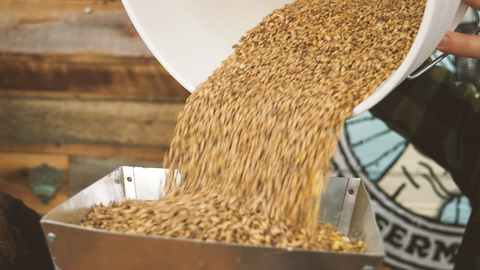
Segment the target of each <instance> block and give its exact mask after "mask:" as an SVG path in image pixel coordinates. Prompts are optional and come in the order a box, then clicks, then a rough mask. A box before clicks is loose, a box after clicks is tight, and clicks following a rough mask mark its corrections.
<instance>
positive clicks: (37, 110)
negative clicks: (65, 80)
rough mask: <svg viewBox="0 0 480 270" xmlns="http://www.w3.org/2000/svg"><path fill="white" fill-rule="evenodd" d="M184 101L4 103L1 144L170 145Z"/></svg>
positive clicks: (0, 107)
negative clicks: (11, 142) (10, 142)
mask: <svg viewBox="0 0 480 270" xmlns="http://www.w3.org/2000/svg"><path fill="white" fill-rule="evenodd" d="M183 106H184V104H183V103H157V102H125V101H103V100H102V101H82V100H56V99H31V98H2V99H0V141H16V142H26V143H60V144H97V145H110V146H115V145H118V146H136V147H156V148H163V149H166V148H168V147H169V145H170V141H171V139H172V137H173V131H174V128H175V125H176V122H177V116H178V113H179V112H180V110H182V108H183Z"/></svg>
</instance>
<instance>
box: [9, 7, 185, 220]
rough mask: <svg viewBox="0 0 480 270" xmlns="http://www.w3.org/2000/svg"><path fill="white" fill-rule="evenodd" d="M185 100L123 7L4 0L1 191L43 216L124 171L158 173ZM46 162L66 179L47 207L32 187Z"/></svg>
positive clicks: (183, 94)
mask: <svg viewBox="0 0 480 270" xmlns="http://www.w3.org/2000/svg"><path fill="white" fill-rule="evenodd" d="M87 8H89V9H90V12H89V13H86V12H85V10H86V9H87ZM188 95H189V93H188V91H186V90H185V89H184V88H183V87H182V86H181V85H180V84H178V83H177V82H176V81H175V80H174V79H173V78H172V77H171V76H170V75H169V74H168V73H167V72H166V70H165V69H164V68H163V67H162V66H161V65H160V64H159V63H158V62H157V60H156V59H155V58H154V57H153V56H152V55H151V53H150V51H149V50H148V49H147V48H146V46H145V45H144V43H143V41H142V40H141V39H140V38H139V36H138V34H137V32H136V31H135V29H134V27H133V26H132V24H131V22H130V19H129V18H128V16H127V14H126V12H125V10H124V8H123V5H122V3H121V1H119V0H101V1H100V0H98V1H97V0H77V1H75V0H69V1H66V0H41V1H39V0H37V1H35V0H31V1H30V0H29V1H25V0H4V1H2V5H1V6H0V190H3V191H5V192H7V193H10V194H12V195H13V196H15V197H18V198H21V199H22V200H23V201H24V202H25V203H26V204H27V205H28V206H29V207H31V208H33V209H35V210H36V211H38V212H39V213H40V214H45V213H46V212H48V211H49V210H51V209H52V208H53V207H55V206H56V205H58V204H60V203H61V202H63V201H65V200H66V199H67V198H68V197H69V196H71V195H73V194H75V193H77V192H78V191H80V190H82V189H83V188H85V187H87V186H88V185H90V184H91V183H93V182H95V181H96V180H98V179H100V178H101V177H102V176H104V175H106V174H107V173H109V172H110V171H112V170H113V169H115V168H117V167H119V166H121V165H134V166H148V167H161V166H162V163H161V162H162V160H163V155H164V153H165V151H166V150H168V146H169V142H170V139H171V137H172V134H173V128H174V126H175V123H176V119H177V114H178V112H179V111H180V110H181V109H182V107H183V105H184V102H185V100H186V98H187V97H188ZM43 163H47V164H49V165H50V166H53V167H55V168H58V169H60V170H62V172H63V176H64V177H63V181H64V182H63V185H62V187H61V188H60V190H59V191H58V192H57V194H56V196H55V197H54V198H53V199H52V200H51V201H50V202H49V203H48V204H43V203H41V202H40V200H39V199H38V198H36V197H35V195H34V193H33V190H32V189H31V187H30V186H29V184H28V169H30V168H33V167H36V166H38V165H41V164H43Z"/></svg>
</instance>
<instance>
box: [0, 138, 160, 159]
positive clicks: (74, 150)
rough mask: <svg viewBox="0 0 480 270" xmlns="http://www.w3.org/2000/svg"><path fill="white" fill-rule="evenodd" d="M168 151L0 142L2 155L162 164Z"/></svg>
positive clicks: (152, 148)
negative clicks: (146, 161)
mask: <svg viewBox="0 0 480 270" xmlns="http://www.w3.org/2000/svg"><path fill="white" fill-rule="evenodd" d="M166 151H167V149H166V148H158V147H150V146H147V147H128V146H109V145H91V144H61V143H24V142H14V141H0V153H1V152H3V153H26V154H27V153H30V154H52V155H62V156H80V157H82V156H89V157H123V158H129V159H141V160H148V161H151V162H162V161H163V157H164V156H165V153H166Z"/></svg>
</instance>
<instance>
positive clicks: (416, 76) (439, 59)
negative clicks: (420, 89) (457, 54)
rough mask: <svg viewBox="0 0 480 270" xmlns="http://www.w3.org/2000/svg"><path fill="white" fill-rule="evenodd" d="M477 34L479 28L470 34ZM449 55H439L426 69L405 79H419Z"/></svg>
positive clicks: (479, 30) (479, 31)
mask: <svg viewBox="0 0 480 270" xmlns="http://www.w3.org/2000/svg"><path fill="white" fill-rule="evenodd" d="M479 33H480V27H479V28H477V29H476V30H475V31H473V32H472V33H471V35H472V36H475V35H478V34H479ZM449 55H450V54H449V53H444V54H442V55H440V56H439V57H438V58H437V59H435V60H433V62H432V63H431V64H429V65H427V66H426V67H423V68H421V69H420V70H419V71H416V72H414V73H412V74H411V75H410V76H408V77H407V79H409V80H413V79H416V78H418V77H420V75H422V74H423V73H425V72H427V70H429V69H431V68H432V67H433V66H435V65H437V64H438V63H440V62H441V61H442V60H443V59H445V58H447V57H448V56H449Z"/></svg>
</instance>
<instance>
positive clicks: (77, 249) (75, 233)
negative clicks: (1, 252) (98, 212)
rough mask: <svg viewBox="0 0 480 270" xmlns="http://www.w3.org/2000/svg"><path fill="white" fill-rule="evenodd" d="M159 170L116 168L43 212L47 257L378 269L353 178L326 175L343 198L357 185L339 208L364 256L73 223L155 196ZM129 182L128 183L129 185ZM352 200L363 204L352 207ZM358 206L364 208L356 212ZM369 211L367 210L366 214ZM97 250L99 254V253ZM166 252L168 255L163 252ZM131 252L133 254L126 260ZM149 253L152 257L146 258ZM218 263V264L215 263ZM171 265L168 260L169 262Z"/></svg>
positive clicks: (81, 261) (65, 262) (379, 258)
mask: <svg viewBox="0 0 480 270" xmlns="http://www.w3.org/2000/svg"><path fill="white" fill-rule="evenodd" d="M165 172H166V170H165V169H158V168H139V167H135V168H134V167H120V168H118V169H116V170H115V171H114V172H112V173H110V174H109V175H107V176H105V177H103V178H102V179H100V180H99V181H97V182H95V183H94V184H92V185H91V186H89V187H87V188H86V189H84V190H82V191H81V192H79V193H78V194H76V195H75V196H73V197H72V198H70V199H69V200H67V201H66V202H64V203H62V204H61V205H60V206H58V207H56V208H55V209H53V210H52V211H50V212H49V213H48V214H47V215H45V216H44V217H43V218H42V220H41V223H42V226H43V229H44V232H45V235H46V238H47V241H48V244H49V248H50V250H51V252H52V256H54V257H55V256H56V257H57V260H56V261H58V262H60V263H61V265H60V266H61V267H62V270H68V269H87V268H85V267H95V266H98V265H97V263H96V262H95V263H94V261H95V260H100V261H102V260H103V262H104V263H106V264H108V265H110V266H111V267H104V269H125V268H124V267H128V268H129V269H130V268H131V267H132V266H135V265H137V266H139V265H140V264H142V262H144V261H149V260H152V261H151V263H157V265H158V263H159V262H162V263H165V262H168V261H170V260H171V259H172V258H170V257H171V256H175V254H177V253H175V252H180V253H183V250H185V249H186V250H190V251H192V252H193V251H195V252H197V253H198V254H193V255H188V256H190V257H192V258H193V259H194V261H195V262H196V263H194V261H190V262H189V263H187V262H186V261H187V260H186V259H185V258H177V259H179V260H180V261H182V260H184V261H185V262H184V266H186V265H187V264H188V267H186V269H206V268H205V267H206V266H207V265H208V266H209V269H227V268H225V267H227V266H228V269H249V270H250V269H252V270H253V269H274V268H275V269H285V270H287V269H288V270H290V269H299V268H298V267H300V268H302V269H313V268H314V269H317V268H318V266H319V265H322V269H335V270H336V269H380V268H381V265H382V262H383V257H384V252H383V248H382V246H381V239H380V236H379V231H378V228H377V227H376V224H375V220H374V219H373V212H371V208H370V204H369V200H368V194H366V191H365V187H364V185H363V182H362V181H361V180H360V179H354V178H332V180H335V181H333V183H336V185H337V186H338V187H340V188H341V186H342V185H345V187H344V188H345V189H344V195H345V196H346V194H347V193H348V191H349V189H347V188H346V187H347V186H349V184H352V185H354V186H357V187H358V192H357V193H358V195H357V194H355V195H356V196H355V198H357V199H355V202H353V205H354V209H353V212H352V211H350V210H342V211H341V214H342V215H343V214H344V213H342V212H343V211H345V213H351V215H349V216H350V217H349V219H350V220H351V221H352V226H358V225H360V227H359V228H355V229H353V230H352V229H350V230H349V236H353V237H361V238H362V239H365V241H366V242H368V241H372V242H369V246H368V249H369V250H368V251H367V253H366V254H351V253H339V252H318V251H308V250H298V249H288V250H282V249H276V248H267V247H254V246H243V245H238V244H225V243H207V242H203V241H200V242H198V241H190V240H180V239H170V238H165V237H153V236H139V235H129V234H121V233H115V232H106V231H102V230H98V229H89V228H85V227H80V226H78V225H79V223H80V221H81V218H82V217H83V216H85V214H86V213H88V211H89V210H90V209H91V207H93V206H94V205H95V204H99V203H103V204H107V203H108V202H109V201H120V200H123V199H124V198H126V194H135V198H136V199H158V198H159V197H160V195H155V196H156V197H157V198H154V197H152V196H153V195H154V194H159V192H158V191H159V190H161V189H162V188H163V185H164V179H165ZM128 177H131V181H129V180H128ZM155 180H156V181H155ZM132 183H133V185H131V184H132ZM142 183H154V185H153V188H152V187H150V188H143V191H142V189H137V188H136V187H139V186H142ZM331 183H332V182H331ZM345 183H346V184H345ZM355 183H357V184H355ZM358 183H360V185H358ZM333 186H335V184H334V185H333ZM349 195H351V194H349ZM345 196H344V197H342V199H340V201H341V205H342V206H341V207H342V208H343V207H345V206H351V205H352V200H351V199H350V198H346V197H345ZM149 197H150V198H149ZM130 198H132V197H130ZM358 198H359V199H360V200H362V202H363V203H366V204H367V205H366V206H365V205H363V206H359V205H355V203H356V201H357V200H358ZM337 200H338V199H337ZM365 208H366V209H365ZM362 209H363V210H365V211H359V210H362ZM369 212H371V214H368V213H369ZM342 215H340V216H337V217H336V218H337V220H338V221H339V222H347V221H342V218H341V216H342ZM362 217H363V219H370V220H368V224H361V223H362V222H364V220H362ZM343 218H345V216H344V217H343ZM372 223H373V226H375V228H377V230H373V232H370V233H369V232H364V231H362V230H364V229H365V228H370V229H371V228H372V227H371V226H372ZM361 234H363V235H361ZM364 237H367V238H368V239H370V240H367V238H364ZM126 242H128V243H130V242H131V243H132V245H133V246H134V247H133V248H132V247H125V245H126ZM147 247H150V248H151V249H155V250H157V251H158V252H159V253H158V254H162V255H161V256H160V257H159V258H157V257H155V255H154V254H151V253H149V252H151V251H148V250H150V249H148V250H145V249H146V248H147ZM172 248H173V249H172ZM112 250H114V251H115V252H113V251H112ZM112 252H113V253H112ZM162 252H163V253H162ZM97 253H98V254H101V256H100V255H98V254H97ZM167 254H170V255H168V256H167ZM133 256H136V257H139V258H138V259H132V258H133ZM152 256H153V257H155V258H154V259H151V258H152ZM185 256H186V255H185ZM212 256H213V257H215V260H213V258H211V257H212ZM218 256H220V257H222V259H220V260H219V259H218ZM119 257H122V258H123V257H128V258H129V261H128V263H127V262H126V261H125V262H124V260H123V259H119ZM136 257H135V258H136ZM192 258H190V259H192ZM347 258H348V259H347ZM280 262H281V263H282V264H280ZM179 263H180V262H179ZM219 263H220V264H221V267H219V265H218V264H219ZM175 264H176V263H172V265H171V266H173V265H175ZM180 264H182V263H180ZM177 266H180V265H177ZM114 267H120V268H114ZM272 267H274V268H272ZM323 267H325V268H323ZM364 267H367V268H364ZM368 267H370V268H368ZM142 268H144V267H142ZM167 268H168V267H167ZM58 269H60V268H58ZM152 269H154V268H152Z"/></svg>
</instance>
